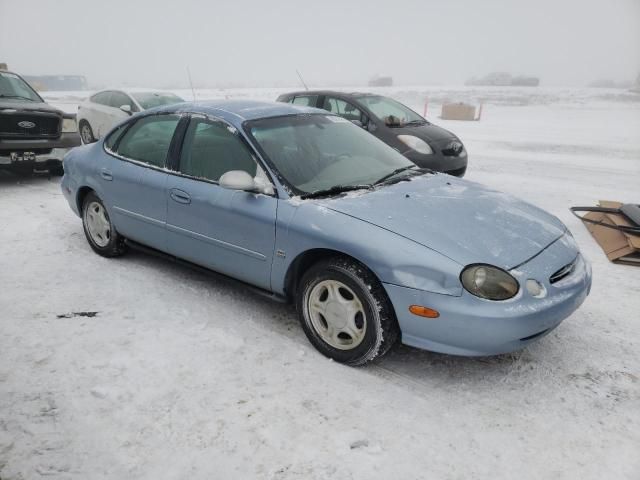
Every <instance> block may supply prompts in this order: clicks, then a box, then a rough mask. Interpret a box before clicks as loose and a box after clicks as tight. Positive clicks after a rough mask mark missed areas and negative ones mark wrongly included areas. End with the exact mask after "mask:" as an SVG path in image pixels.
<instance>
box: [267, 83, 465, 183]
mask: <svg viewBox="0 0 640 480" xmlns="http://www.w3.org/2000/svg"><path fill="white" fill-rule="evenodd" d="M278 101H279V102H285V103H291V104H293V105H300V106H307V107H316V108H322V109H324V110H327V111H329V112H332V113H335V114H337V115H340V116H342V117H344V118H346V119H347V120H350V121H352V122H353V123H355V124H356V125H359V126H361V127H362V128H364V129H365V130H368V131H369V132H370V133H372V134H373V135H375V136H376V137H378V138H379V139H380V140H382V141H383V142H385V143H386V144H387V145H389V146H391V147H393V148H395V149H396V150H397V151H399V152H400V153H402V154H403V155H404V156H405V157H407V158H408V159H409V160H411V161H412V162H413V163H415V164H416V165H418V166H420V167H427V168H430V169H432V170H436V171H439V172H444V173H448V174H450V175H455V176H458V177H462V176H464V174H465V172H466V171H467V161H468V156H467V151H466V149H465V148H464V145H463V144H462V142H461V141H460V139H459V138H458V137H456V136H455V135H454V134H453V133H451V132H450V131H448V130H445V129H444V128H441V127H438V126H437V125H434V124H433V123H430V122H429V121H427V120H425V119H424V118H423V117H421V116H420V115H418V114H417V113H416V112H414V111H413V110H411V109H410V108H408V107H406V106H405V105H403V104H401V103H400V102H397V101H396V100H393V99H392V98H389V97H385V96H382V95H375V94H370V93H344V92H334V91H326V90H323V91H304V92H293V93H285V94H283V95H280V96H279V97H278Z"/></svg>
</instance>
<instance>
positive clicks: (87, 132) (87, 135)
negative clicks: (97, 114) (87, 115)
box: [78, 120, 96, 145]
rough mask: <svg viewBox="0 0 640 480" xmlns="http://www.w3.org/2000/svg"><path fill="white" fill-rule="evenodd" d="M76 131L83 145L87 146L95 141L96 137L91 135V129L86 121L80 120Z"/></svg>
mask: <svg viewBox="0 0 640 480" xmlns="http://www.w3.org/2000/svg"><path fill="white" fill-rule="evenodd" d="M78 129H79V133H80V138H81V139H82V143H83V144H85V145H87V144H89V143H94V142H95V141H96V137H95V136H94V135H93V129H92V128H91V125H89V122H87V121H86V120H80V124H79V125H78Z"/></svg>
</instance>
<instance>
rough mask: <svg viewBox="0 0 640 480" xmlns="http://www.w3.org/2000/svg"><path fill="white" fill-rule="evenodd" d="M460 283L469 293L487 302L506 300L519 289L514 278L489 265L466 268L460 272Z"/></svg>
mask: <svg viewBox="0 0 640 480" xmlns="http://www.w3.org/2000/svg"><path fill="white" fill-rule="evenodd" d="M460 281H461V282H462V286H463V287H464V288H465V289H466V290H467V291H468V292H469V293H471V294H473V295H475V296H476V297H481V298H486V299H488V300H507V299H508V298H511V297H513V296H514V295H515V294H516V293H518V290H519V288H520V287H519V285H518V282H517V281H516V279H515V278H513V277H512V276H511V275H509V274H508V273H507V272H505V271H504V270H501V269H499V268H496V267H492V266H490V265H470V266H468V267H467V268H465V269H464V270H463V271H462V274H461V275H460Z"/></svg>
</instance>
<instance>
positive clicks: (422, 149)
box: [398, 135, 433, 155]
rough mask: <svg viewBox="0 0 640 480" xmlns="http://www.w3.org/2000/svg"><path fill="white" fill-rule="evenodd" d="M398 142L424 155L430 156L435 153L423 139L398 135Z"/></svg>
mask: <svg viewBox="0 0 640 480" xmlns="http://www.w3.org/2000/svg"><path fill="white" fill-rule="evenodd" d="M398 140H400V141H401V142H402V143H404V144H405V145H406V146H407V147H409V148H410V149H411V150H415V151H416V152H418V153H422V154H423V155H430V154H432V153H433V150H432V149H431V147H430V146H429V144H428V143H427V142H425V141H424V140H422V139H421V138H418V137H414V136H413V135H398Z"/></svg>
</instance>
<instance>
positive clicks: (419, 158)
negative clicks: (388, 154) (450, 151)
mask: <svg viewBox="0 0 640 480" xmlns="http://www.w3.org/2000/svg"><path fill="white" fill-rule="evenodd" d="M434 150H436V149H434ZM403 155H404V156H405V157H407V158H408V159H409V160H411V161H412V162H413V163H415V164H416V165H418V166H419V167H425V168H430V169H431V170H435V171H437V172H443V173H446V174H449V175H455V176H456V177H463V176H464V174H465V172H466V171H467V164H468V162H469V156H468V154H467V151H466V150H463V154H461V155H458V156H455V157H454V156H451V157H450V156H446V155H443V154H442V152H440V151H437V150H436V151H434V153H432V154H430V155H423V154H421V153H418V152H415V151H409V152H404V153H403Z"/></svg>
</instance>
